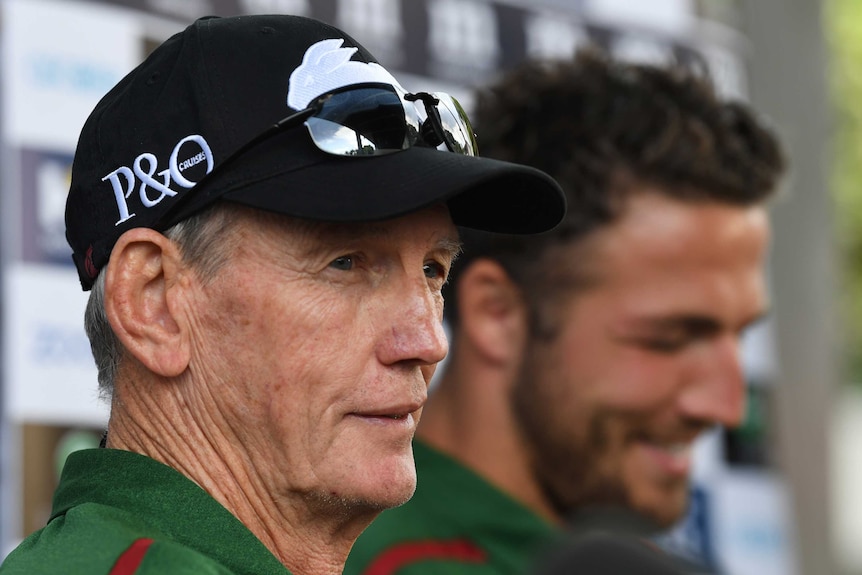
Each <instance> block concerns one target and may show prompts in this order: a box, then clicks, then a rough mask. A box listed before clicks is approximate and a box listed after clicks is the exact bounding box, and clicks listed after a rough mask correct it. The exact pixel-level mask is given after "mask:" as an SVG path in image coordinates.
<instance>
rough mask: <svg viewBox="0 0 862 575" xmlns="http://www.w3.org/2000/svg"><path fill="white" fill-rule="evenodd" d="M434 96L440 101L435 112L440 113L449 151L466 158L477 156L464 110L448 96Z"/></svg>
mask: <svg viewBox="0 0 862 575" xmlns="http://www.w3.org/2000/svg"><path fill="white" fill-rule="evenodd" d="M434 96H435V97H436V98H437V99H438V100H440V103H439V104H438V105H437V110H438V111H439V112H440V124H441V125H442V127H443V132H444V137H445V138H446V143H447V144H448V146H449V149H450V150H452V151H453V152H456V153H458V154H464V155H467V156H475V155H477V154H478V153H479V150H478V146H477V145H476V136H475V134H474V133H473V126H472V125H471V124H470V120H469V119H468V118H467V113H466V112H465V111H464V108H462V107H461V104H460V103H459V102H458V100H456V99H455V98H453V97H452V96H450V95H448V94H444V93H442V92H437V93H435V94H434Z"/></svg>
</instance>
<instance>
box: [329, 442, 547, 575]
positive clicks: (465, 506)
mask: <svg viewBox="0 0 862 575" xmlns="http://www.w3.org/2000/svg"><path fill="white" fill-rule="evenodd" d="M413 453H414V457H415V459H416V472H417V476H418V483H417V485H416V493H415V494H414V495H413V498H412V499H411V500H410V501H408V502H407V503H405V504H404V505H402V506H401V507H398V508H396V509H390V510H387V511H384V512H383V513H382V514H381V515H380V516H379V517H378V518H377V519H375V520H374V522H373V523H372V524H371V525H370V526H369V527H368V529H366V530H365V532H364V533H363V534H362V535H361V536H360V537H359V540H358V541H357V542H356V544H355V545H354V546H353V550H352V551H351V553H350V556H349V557H348V559H347V566H346V568H345V570H344V575H395V574H397V575H431V574H435V575H439V574H441V573H445V574H446V575H492V574H496V575H501V574H511V575H524V574H525V573H527V572H528V569H529V568H530V567H531V565H532V563H533V562H534V561H535V560H536V554H537V553H538V552H539V551H540V550H542V549H543V548H544V547H545V546H548V545H550V544H551V543H552V542H554V541H555V540H556V538H557V536H558V535H560V533H561V532H560V531H559V530H558V528H556V527H554V526H553V525H551V524H550V523H549V522H547V521H545V520H544V519H542V518H541V517H539V516H538V515H536V514H535V513H533V512H532V511H530V510H529V509H528V508H526V507H525V506H524V505H522V504H520V503H518V502H517V501H515V500H514V499H512V498H511V497H509V496H508V495H506V494H505V493H503V492H502V491H500V490H499V489H497V488H496V487H494V486H493V485H491V484H489V483H488V482H487V481H485V480H484V479H482V478H481V477H479V476H478V475H476V474H475V473H473V472H472V471H470V470H469V469H467V468H466V467H464V466H463V465H461V464H460V463H458V462H456V461H455V460H454V459H452V458H450V457H448V456H446V455H444V454H443V453H440V452H438V451H436V450H434V449H432V448H431V447H429V446H428V445H427V444H424V443H422V442H421V441H419V440H416V441H414V443H413Z"/></svg>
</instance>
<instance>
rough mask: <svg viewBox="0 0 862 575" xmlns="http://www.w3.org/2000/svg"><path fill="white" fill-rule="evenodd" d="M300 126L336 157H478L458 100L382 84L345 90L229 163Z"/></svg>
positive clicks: (272, 130)
mask: <svg viewBox="0 0 862 575" xmlns="http://www.w3.org/2000/svg"><path fill="white" fill-rule="evenodd" d="M300 122H302V123H304V124H305V127H306V128H307V129H308V132H309V134H310V135H311V140H312V142H314V145H315V146H317V148H319V149H320V150H322V151H324V152H326V153H328V154H333V155H336V156H356V157H363V156H379V155H383V154H391V153H394V152H399V151H401V150H406V149H408V148H411V147H414V146H419V147H429V148H436V149H439V150H443V151H449V152H454V153H456V154H462V155H466V156H476V155H477V154H478V150H477V145H476V136H475V134H474V133H473V127H472V126H471V125H470V120H469V119H468V118H467V114H466V113H465V112H464V109H463V108H462V107H461V104H459V103H458V101H457V100H456V99H455V98H453V97H452V96H450V95H449V94H446V93H443V92H433V93H429V92H416V93H408V92H404V91H402V90H399V89H397V88H396V87H395V86H391V85H389V84H378V85H363V86H362V87H346V88H342V89H340V90H336V91H333V92H328V93H326V94H323V95H321V96H319V97H317V98H315V99H314V100H313V101H312V102H311V103H310V104H309V105H308V107H307V108H306V109H304V110H301V111H299V112H296V113H294V114H291V115H289V116H287V117H285V118H282V119H281V120H279V121H278V122H276V123H275V124H273V125H272V126H270V127H269V128H268V129H266V130H264V131H263V132H262V133H260V134H258V135H257V136H256V137H254V138H253V139H252V140H251V141H249V142H247V143H246V144H245V145H243V146H242V147H241V148H240V149H239V150H237V151H236V152H235V153H234V154H232V155H231V157H230V158H228V160H227V161H226V162H225V163H227V162H228V161H230V160H231V159H232V158H234V157H237V156H240V155H242V154H243V153H244V152H245V151H247V150H248V149H249V148H251V147H253V146H255V145H257V144H258V143H260V142H261V141H263V140H266V139H268V138H271V137H272V136H273V135H275V134H276V133H278V132H281V131H282V130H286V129H289V128H293V127H295V126H297V125H299V124H300Z"/></svg>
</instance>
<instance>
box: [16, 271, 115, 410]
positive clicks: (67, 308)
mask: <svg viewBox="0 0 862 575" xmlns="http://www.w3.org/2000/svg"><path fill="white" fill-rule="evenodd" d="M3 288H4V293H5V294H6V303H7V307H6V313H5V314H4V317H5V325H4V331H5V333H7V334H9V335H8V336H7V337H5V338H4V340H5V344H6V346H5V350H4V352H5V353H4V357H5V366H6V370H5V374H4V378H5V380H6V381H7V382H9V383H11V385H7V386H6V390H7V393H6V409H7V413H8V414H9V417H10V419H11V421H12V422H13V423H19V422H25V421H26V422H39V423H48V424H59V425H83V426H90V425H97V424H98V425H104V424H105V423H106V422H107V409H106V405H105V404H104V402H102V401H100V400H99V398H98V397H97V390H96V384H95V382H96V368H95V366H94V364H93V359H92V356H91V355H90V346H89V342H88V341H87V338H86V337H85V336H84V334H83V330H82V325H83V318H84V307H85V306H86V303H87V297H86V294H85V293H84V292H82V291H81V290H80V289H79V285H78V276H77V274H76V273H75V271H74V269H71V268H69V267H58V266H51V265H38V264H22V263H19V264H13V265H10V266H8V267H7V268H6V270H5V271H4V285H3Z"/></svg>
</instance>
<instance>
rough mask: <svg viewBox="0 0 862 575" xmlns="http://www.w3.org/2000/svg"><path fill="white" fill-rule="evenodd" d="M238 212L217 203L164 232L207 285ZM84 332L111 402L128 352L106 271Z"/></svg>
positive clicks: (91, 302) (105, 397)
mask: <svg viewBox="0 0 862 575" xmlns="http://www.w3.org/2000/svg"><path fill="white" fill-rule="evenodd" d="M239 212H240V210H239V209H237V208H236V207H233V206H231V205H230V204H227V203H218V204H216V205H215V206H214V207H212V208H209V209H208V210H205V211H203V212H201V213H199V214H195V215H194V216H192V217H190V218H188V219H186V220H183V221H181V222H180V223H178V224H176V225H174V226H172V227H171V228H169V229H168V230H166V231H165V232H164V235H165V237H166V238H168V239H169V240H171V241H173V242H175V243H176V244H177V245H178V247H179V249H180V253H181V254H182V258H183V261H184V262H185V263H187V264H189V265H190V266H191V267H192V268H193V269H194V270H195V272H196V273H197V275H198V277H199V278H200V279H201V281H203V282H204V283H207V282H209V281H211V280H212V279H213V278H214V277H215V275H216V273H217V272H218V271H219V269H220V268H221V267H222V266H223V265H224V263H225V262H226V261H227V256H228V253H229V247H228V246H226V245H225V244H224V242H222V241H217V240H218V236H219V235H221V234H222V233H223V232H224V229H225V227H226V226H227V225H229V224H232V223H233V222H234V221H235V220H236V219H237V217H238V214H239ZM84 329H85V331H86V332H87V337H88V338H89V340H90V349H91V350H92V352H93V359H94V360H95V362H96V369H97V370H98V381H99V396H100V397H101V398H102V399H103V400H105V401H108V402H110V400H111V398H112V396H113V393H114V382H115V380H116V377H117V372H118V370H119V367H120V363H121V361H122V360H123V356H124V353H125V350H124V349H123V346H122V344H121V343H120V340H119V339H118V338H117V335H116V334H115V333H114V330H113V328H112V327H111V324H110V322H109V321H108V316H107V314H106V313H105V268H102V270H101V271H100V272H99V276H98V277H97V278H96V281H95V283H94V284H93V288H92V291H91V292H90V298H89V300H88V301H87V309H86V311H85V312H84Z"/></svg>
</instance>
